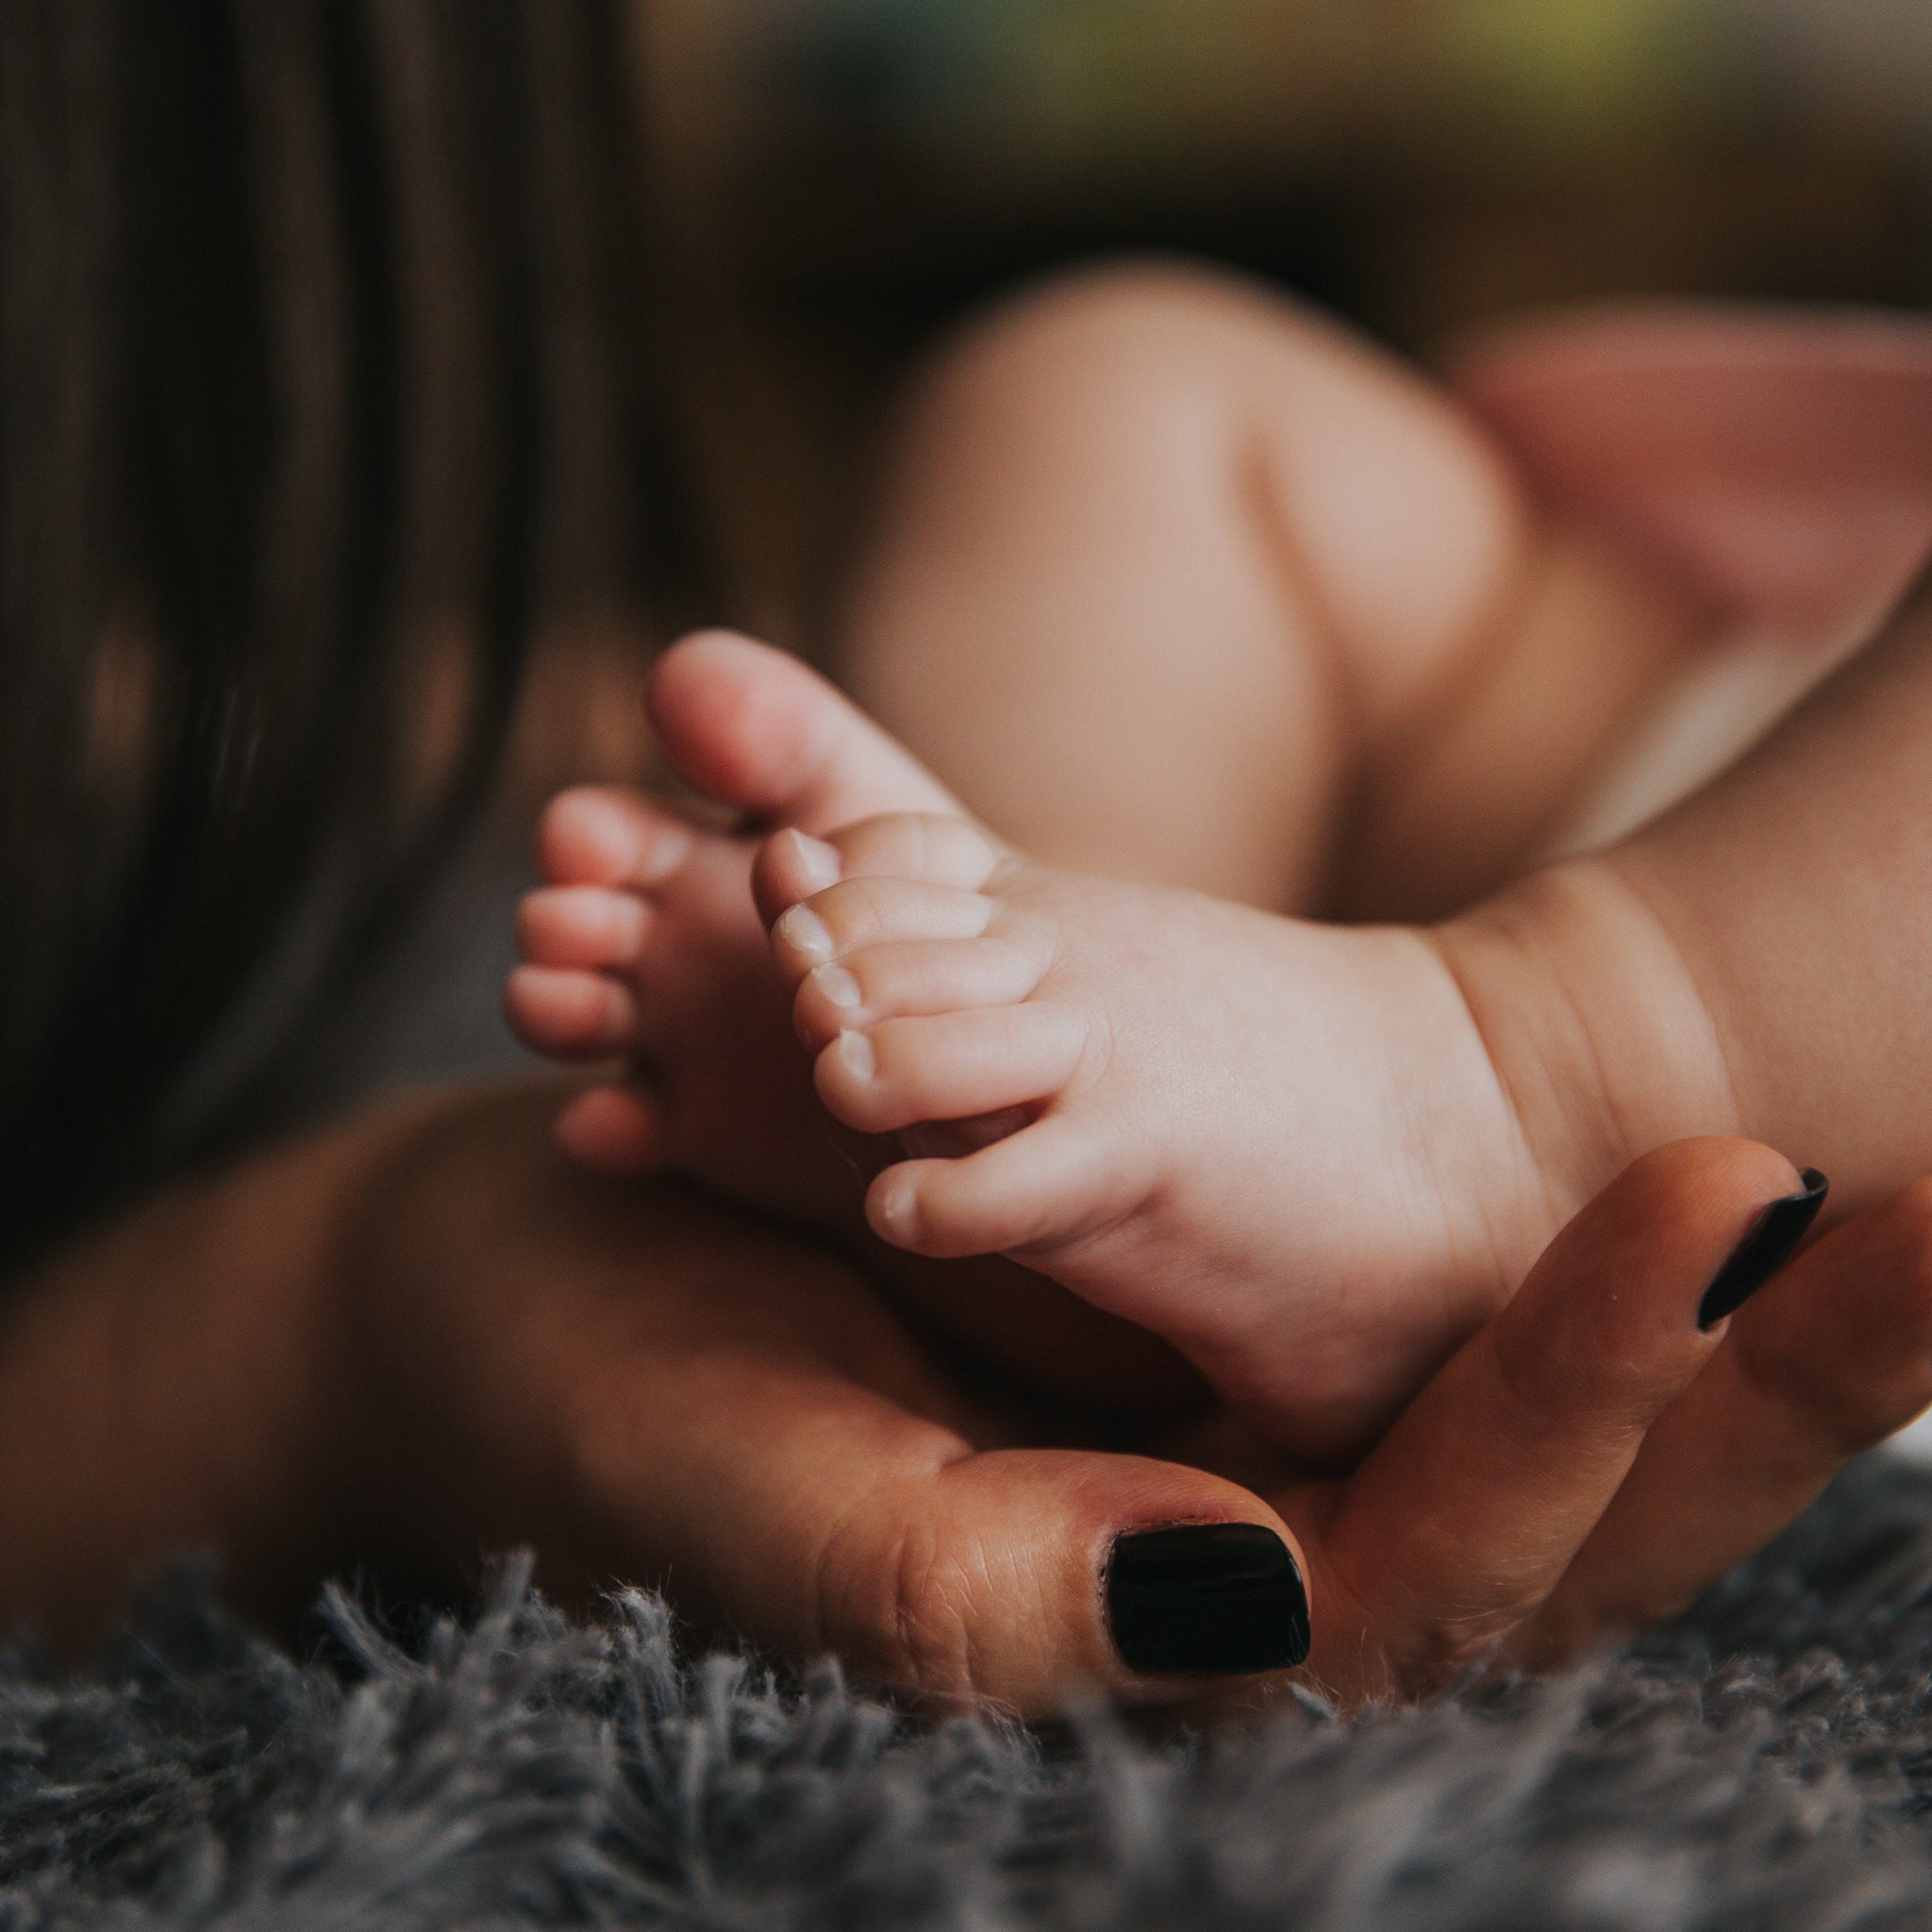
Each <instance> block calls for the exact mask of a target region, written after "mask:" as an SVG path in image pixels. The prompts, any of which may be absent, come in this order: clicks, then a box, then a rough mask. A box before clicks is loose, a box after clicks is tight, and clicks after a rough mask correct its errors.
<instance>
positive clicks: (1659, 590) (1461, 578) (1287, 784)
mask: <svg viewBox="0 0 1932 1932" xmlns="http://www.w3.org/2000/svg"><path fill="white" fill-rule="evenodd" d="M905 425H906V426H905V428H904V430H903V433H902V434H901V436H900V439H899V441H898V444H897V447H896V450H895V452H894V455H893V457H892V459H891V463H890V465H889V468H888V472H887V475H886V478H885V482H884V487H883V488H882V490H881V491H880V499H879V500H880V504H881V508H880V510H879V512H878V515H877V517H876V519H875V521H874V526H873V528H872V531H871V534H870V537H869V539H868V541H867V542H866V543H865V545H864V546H863V548H862V550H861V553H860V555H859V558H858V567H857V569H856V572H855V575H854V576H853V579H852V587H851V594H850V597H849V599H848V602H847V606H846V611H845V622H844V625H843V631H842V644H841V656H840V659H839V665H840V669H841V675H842V676H843V679H844V681H845V683H846V684H847V686H848V688H849V689H850V690H851V691H853V692H854V694H855V695H856V696H857V697H858V700H859V701H860V703H861V704H863V705H864V706H865V707H866V708H868V709H869V710H871V711H872V712H873V713H874V715H876V716H877V717H878V718H879V719H880V720H881V722H882V723H884V724H886V725H887V726H888V727H889V728H891V730H892V731H893V732H895V733H896V734H897V735H898V736H899V737H901V738H902V739H903V740H904V741H906V742H908V744H910V745H911V746H913V747H914V748H915V749H916V750H917V751H918V752H919V753H920V755H921V757H922V758H924V759H925V760H926V761H927V763H928V764H930V765H931V767H932V768H933V769H934V770H935V771H936V772H938V773H939V774H940V775H941V777H943V778H944V779H946V780H947V782H948V783H949V784H951V785H952V786H953V788H954V789H955V790H956V791H958V793H959V795H960V796H961V797H962V798H963V799H964V800H965V801H966V802H967V804H968V805H970V806H971V807H972V808H974V811H975V812H977V813H978V814H979V815H980V816H981V817H982V818H983V819H985V820H986V821H987V823H989V824H991V825H992V826H994V827H995V829H997V830H998V831H999V832H1000V833H1001V834H1002V835H1003V836H1005V837H1008V838H1009V839H1011V840H1013V841H1015V842H1016V843H1017V844H1019V845H1021V846H1022V847H1024V849H1026V850H1028V851H1031V852H1034V853H1037V854H1039V855H1040V856H1041V858H1046V859H1050V860H1052V861H1053V862H1055V863H1058V864H1062V865H1067V866H1074V867H1078V868H1082V869H1085V870H1090V871H1097V872H1105V873H1109V874H1114V875H1117V876H1128V877H1140V878H1148V879H1155V880H1158V881H1161V882H1163V883H1167V884H1174V885H1184V886H1191V887H1193V888H1196V889H1197V890H1202V891H1212V892H1215V893H1218V894H1220V895H1221V896H1223V897H1227V898H1234V899H1239V900H1241V901H1243V902H1245V903H1248V904H1251V905H1259V906H1264V907H1267V908H1273V909H1291V910H1301V911H1312V910H1325V911H1331V912H1341V913H1345V914H1347V915H1348V916H1362V917H1368V916H1395V915H1401V916H1407V915H1409V914H1412V913H1415V912H1418V911H1434V910H1439V909H1444V908H1447V907H1449V906H1452V905H1454V904H1457V903H1460V902H1461V901H1463V900H1465V899H1467V898H1470V897H1472V896H1474V893H1475V892H1477V891H1480V890H1481V889H1483V888H1484V887H1486V886H1488V885H1490V884H1492V883H1494V882H1495V881H1496V880H1498V879H1500V878H1502V877H1504V876H1507V874H1509V873H1510V872H1511V871H1512V870H1513V869H1515V868H1516V867H1517V866H1518V865H1519V864H1520V862H1521V860H1522V858H1524V855H1526V854H1527V853H1528V852H1529V851H1530V850H1531V849H1532V848H1533V847H1534V846H1535V845H1536V843H1537V841H1538V839H1539V836H1540V835H1541V832H1542V830H1543V828H1544V827H1545V826H1546V825H1547V824H1549V823H1550V822H1551V821H1552V820H1553V819H1554V818H1556V817H1557V816H1558V815H1559V814H1560V813H1561V812H1562V810H1563V808H1564V807H1565V806H1566V804H1567V803H1568V802H1569V800H1570V799H1571V798H1572V797H1573V796H1574V795H1575V793H1576V792H1577V791H1579V790H1580V789H1581V788H1582V787H1584V786H1585V785H1587V783H1588V782H1589V779H1590V776H1591V772H1592V771H1593V769H1594V768H1595V766H1596V765H1597V764H1598V763H1600V762H1601V761H1602V760H1603V759H1604V758H1606V757H1607V755H1608V754H1609V753H1610V751H1611V750H1612V749H1613V748H1614V746H1615V744H1616V743H1617V741H1618V740H1619V738H1620V735H1621V733H1622V732H1623V731H1624V729H1626V728H1627V725H1628V723H1629V721H1630V719H1631V718H1632V717H1633V716H1635V715H1637V714H1638V713H1639V712H1641V709H1642V707H1643V705H1644V704H1645V702H1646V700H1647V698H1648V697H1649V695H1650V693H1651V692H1652V691H1654V690H1655V689H1656V688H1657V684H1658V682H1659V680H1660V679H1661V678H1663V677H1664V676H1665V675H1667V673H1668V671H1669V669H1670V668H1671V667H1673V666H1674V664H1675V663H1676V662H1677V661H1678V659H1679V658H1681V656H1682V653H1683V650H1684V646H1685V644H1686V641H1687V640H1689V639H1690V638H1691V636H1692V635H1693V634H1694V633H1695V631H1696V630H1697V628H1698V625H1699V624H1700V622H1701V617H1702V612H1701V606H1700V605H1699V604H1698V603H1697V601H1696V600H1695V599H1691V598H1687V597H1685V596H1683V595H1681V594H1680V593H1679V592H1678V591H1676V590H1675V589H1674V587H1673V584H1672V582H1671V580H1670V578H1669V575H1668V574H1667V573H1663V572H1652V571H1647V570H1645V569H1644V568H1642V567H1641V566H1640V565H1638V564H1636V563H1634V562H1632V561H1631V560H1629V558H1626V557H1625V556H1624V554H1623V552H1622V551H1620V550H1619V549H1617V548H1615V547H1613V546H1612V545H1610V544H1607V543H1606V542H1603V541H1599V540H1597V539H1594V538H1592V537H1591V536H1590V535H1589V534H1588V532H1587V531H1586V530H1585V529H1584V528H1583V527H1582V525H1577V524H1574V523H1562V522H1559V521H1557V520H1556V519H1553V518H1551V517H1549V516H1547V515H1546V514H1544V512H1543V511H1542V510H1541V508H1539V506H1538V504H1537V502H1536V501H1535V499H1534V498H1533V497H1532V495H1531V493H1530V492H1529V491H1526V490H1525V489H1524V485H1523V483H1522V482H1521V480H1520V478H1519V475H1518V473H1517V471H1516V469H1515V467H1514V465H1513V463H1512V462H1511V460H1510V458H1509V456H1508V454H1507V451H1506V450H1505V448H1504V447H1503V445H1502V444H1500V443H1499V442H1498V441H1496V440H1495V439H1493V438H1492V437H1491V435H1490V434H1489V433H1488V432H1487V431H1486V430H1485V429H1484V428H1483V427H1482V426H1481V425H1480V424H1479V422H1478V421H1477V419H1476V418H1475V417H1474V415H1473V414H1472V413H1470V412H1469V411H1468V410H1466V409H1465V408H1462V406H1461V405H1460V404H1459V403H1458V401H1457V399H1456V397H1455V396H1454V395H1453V394H1452V392H1451V391H1448V390H1447V389H1446V388H1445V387H1443V386H1441V385H1440V384H1437V383H1433V382H1431V381H1429V380H1428V379H1426V378H1425V377H1424V375H1422V374H1421V373H1420V372H1417V371H1415V370H1411V369H1408V368H1406V367H1404V366H1403V365H1402V364H1400V363H1398V362H1397V361H1396V360H1395V359H1394V358H1391V357H1390V356H1388V355H1386V354H1384V353H1383V352H1381V351H1380V350H1379V349H1377V348H1376V347H1375V346H1374V345H1373V344H1372V343H1370V342H1369V341H1366V340H1365V339H1363V338H1361V337H1360V336H1358V335H1356V334H1354V333H1351V332H1349V331H1347V330H1345V329H1343V328H1341V326H1339V325H1335V324H1333V323H1330V322H1327V321H1324V319H1322V318H1321V317H1319V316H1317V315H1315V314H1313V313H1312V312H1310V311H1308V310H1307V309H1306V308H1302V307H1300V306H1299V305H1296V304H1294V303H1292V302H1291V301H1289V300H1287V299H1285V298H1283V297H1280V296H1277V295H1275V294H1273V293H1271V292H1269V291H1265V290H1263V289H1261V288H1259V287H1257V286H1253V285H1250V284H1247V283H1245V282H1241V281H1239V280H1237V279H1235V278H1232V277H1229V276H1224V275H1214V274H1209V273H1207V272H1204V271H1199V270H1190V269H1186V268H1182V267H1178V266H1174V267H1158V266H1145V267H1128V268H1115V269H1110V270H1106V271H1101V272H1096V273H1089V274H1086V275H1079V276H1075V277H1072V278H1069V279H1067V280H1063V281H1061V282H1058V283H1056V284H1053V285H1050V286H1048V287H1047V288H1045V289H1043V290H1041V291H1037V292H1035V293H1033V294H1031V295H1029V296H1027V297H1024V298H1023V299H1022V300H1020V301H1019V302H1017V303H1014V304H1012V305H1010V306H1009V307H1008V308H1005V309H1002V310H999V311H996V312H995V313H994V314H993V315H992V316H991V317H990V318H989V319H987V320H986V321H983V322H982V323H980V324H978V325H975V326H974V328H972V329H971V330H969V331H968V332H967V333H966V334H965V335H964V336H962V337H961V338H960V339H959V341H958V342H957V343H956V344H955V345H954V346H953V347H952V348H951V349H950V350H949V351H948V352H947V353H945V354H943V355H942V356H941V357H940V358H938V360H937V361H936V363H935V365H934V367H933V369H932V371H931V373H930V374H929V375H928V376H927V378H926V379H925V380H924V383H923V384H922V385H920V387H919V388H918V390H917V391H915V394H914V396H913V399H912V402H911V405H910V407H909V408H908V411H907V414H906V419H905ZM1532 713H1533V716H1534V728H1533V729H1527V728H1524V725H1525V719H1526V718H1527V717H1528V716H1529V715H1530V714H1532Z"/></svg>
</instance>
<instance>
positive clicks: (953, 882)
mask: <svg viewBox="0 0 1932 1932" xmlns="http://www.w3.org/2000/svg"><path fill="white" fill-rule="evenodd" d="M828 842H829V843H830V844H831V845H832V846H833V847H834V848H836V850H837V852H838V854H839V857H840V858H841V872H842V874H843V875H844V876H845V877H846V878H861V877H866V876H870V875H879V876H883V877H889V878H900V879H916V880H918V881H920V882H921V883H922V884H924V885H929V886H960V887H963V888H964V889H965V890H966V891H978V890H979V889H980V888H981V887H982V886H984V885H985V884H986V882H987V881H988V880H989V879H990V878H991V877H992V875H993V874H994V873H996V872H997V871H998V870H999V868H1000V866H1001V865H1002V864H1003V863H1004V862H1005V855H1004V854H1003V853H1002V852H1001V851H1000V849H999V847H998V846H996V845H995V844H994V843H993V841H991V839H990V838H989V837H988V836H987V835H986V834H985V833H984V832H982V831H981V830H980V829H979V827H978V826H977V825H975V824H973V822H972V821H971V820H970V819H962V818H955V817H949V816H946V815H943V814H941V813H937V812H915V811H896V812H888V813H886V814H885V815H884V816H883V817H880V818H874V819H861V820H860V821H859V823H858V824H856V825H847V826H846V827H845V829H844V830H843V831H840V832H834V833H833V834H832V836H831V838H830V840H829V841H828Z"/></svg>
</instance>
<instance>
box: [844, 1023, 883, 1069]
mask: <svg viewBox="0 0 1932 1932" xmlns="http://www.w3.org/2000/svg"><path fill="white" fill-rule="evenodd" d="M839 1063H840V1065H841V1066H842V1067H843V1068H844V1069H845V1071H846V1072H847V1073H848V1074H851V1075H852V1077H853V1078H854V1079H855V1080H870V1079H871V1078H872V1076H873V1074H874V1072H875V1071H876V1070H877V1067H878V1059H877V1057H876V1056H875V1055H874V1052H873V1050H872V1041H869V1040H868V1039H867V1038H866V1037H865V1035H864V1034H862V1033H852V1032H845V1033H841V1034H840V1036H839Z"/></svg>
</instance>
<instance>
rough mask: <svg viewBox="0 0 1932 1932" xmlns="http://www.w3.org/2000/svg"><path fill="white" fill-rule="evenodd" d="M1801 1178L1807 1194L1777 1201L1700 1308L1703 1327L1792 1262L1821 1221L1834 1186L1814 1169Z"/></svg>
mask: <svg viewBox="0 0 1932 1932" xmlns="http://www.w3.org/2000/svg"><path fill="white" fill-rule="evenodd" d="M1801 1178H1802V1179H1803V1180H1804V1183H1805V1191H1804V1192H1803V1193H1802V1194H1787V1195H1786V1196H1785V1197H1784V1199H1783V1200H1781V1201H1774V1202H1773V1203H1772V1204H1771V1206H1770V1207H1769V1208H1766V1209H1765V1210H1764V1212H1763V1213H1762V1214H1760V1215H1759V1216H1758V1217H1757V1220H1756V1221H1755V1222H1753V1223H1752V1224H1751V1232H1750V1233H1749V1234H1747V1235H1746V1236H1745V1237H1744V1239H1743V1240H1742V1241H1740V1242H1739V1243H1738V1245H1737V1246H1736V1247H1735V1248H1733V1249H1732V1250H1731V1257H1730V1259H1729V1260H1728V1261H1726V1262H1725V1263H1724V1266H1723V1267H1722V1268H1720V1269H1719V1270H1718V1271H1717V1275H1716V1278H1715V1279H1714V1280H1713V1281H1712V1282H1711V1284H1710V1286H1709V1287H1708V1288H1707V1289H1706V1290H1705V1291H1704V1299H1703V1300H1702V1301H1701V1302H1699V1303H1698V1304H1697V1325H1698V1326H1699V1327H1700V1328H1714V1327H1715V1326H1716V1325H1717V1324H1719V1323H1720V1322H1722V1321H1723V1320H1724V1317H1725V1316H1726V1315H1729V1314H1733V1313H1735V1312H1736V1311H1737V1310H1738V1309H1739V1308H1741V1307H1743V1306H1744V1304H1745V1303H1746V1302H1747V1301H1749V1300H1750V1299H1751V1297H1752V1296H1753V1295H1754V1294H1756V1293H1757V1291H1758V1290H1759V1289H1760V1288H1762V1287H1763V1286H1764V1284H1765V1283H1766V1282H1767V1281H1769V1280H1770V1279H1771V1277H1772V1276H1773V1275H1774V1274H1776V1273H1777V1271H1778V1270H1779V1269H1780V1268H1782V1267H1783V1266H1784V1265H1785V1263H1786V1262H1787V1261H1789V1260H1790V1258H1791V1256H1792V1254H1793V1253H1794V1252H1795V1250H1796V1248H1797V1245H1798V1243H1799V1242H1800V1241H1803V1240H1804V1239H1805V1233H1806V1230H1807V1228H1808V1227H1809V1226H1810V1225H1811V1224H1812V1223H1813V1222H1814V1221H1816V1220H1817V1219H1818V1210H1819V1209H1820V1208H1823V1207H1824V1195H1825V1191H1826V1189H1827V1188H1829V1187H1830V1185H1831V1183H1830V1182H1829V1181H1827V1180H1826V1179H1825V1178H1824V1175H1823V1174H1820V1173H1819V1172H1818V1170H1817V1169H1816V1168H1815V1167H1807V1169H1806V1170H1805V1172H1804V1174H1803V1175H1802V1176H1801Z"/></svg>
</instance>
